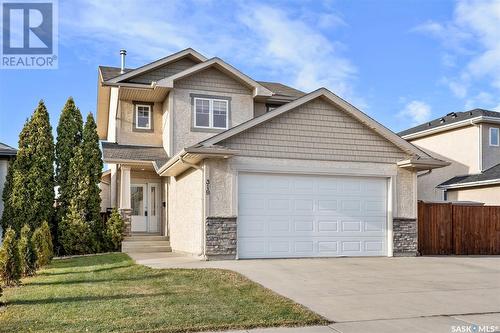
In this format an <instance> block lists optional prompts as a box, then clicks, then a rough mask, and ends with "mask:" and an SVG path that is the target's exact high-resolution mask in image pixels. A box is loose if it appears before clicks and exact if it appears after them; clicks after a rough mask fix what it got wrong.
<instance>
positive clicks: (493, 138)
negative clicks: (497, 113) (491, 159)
mask: <svg viewBox="0 0 500 333" xmlns="http://www.w3.org/2000/svg"><path fill="white" fill-rule="evenodd" d="M499 135H500V133H499V130H498V128H497V127H490V146H498V145H499V143H500V138H499Z"/></svg>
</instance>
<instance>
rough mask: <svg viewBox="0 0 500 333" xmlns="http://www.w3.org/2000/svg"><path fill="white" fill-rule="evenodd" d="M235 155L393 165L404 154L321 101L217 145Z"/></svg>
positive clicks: (302, 106) (314, 101) (295, 109)
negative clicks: (233, 152) (235, 152)
mask: <svg viewBox="0 0 500 333" xmlns="http://www.w3.org/2000/svg"><path fill="white" fill-rule="evenodd" d="M220 144H221V145H223V146H225V147H228V148H230V149H235V150H238V151H240V153H239V155H245V156H255V157H272V158H295V159H314V160H328V161H357V162H378V163H395V162H397V161H400V160H402V159H405V158H408V156H409V155H408V154H407V153H405V152H403V151H402V150H401V149H400V148H399V147H397V146H396V145H395V144H393V143H392V142H391V141H389V140H388V139H386V138H384V137H382V136H381V135H379V134H378V133H376V132H375V131H374V130H372V129H370V128H368V127H367V126H366V125H364V124H362V123H361V122H360V121H358V120H357V119H355V118H354V117H352V116H351V115H349V114H348V113H346V112H345V111H342V110H340V109H339V108H337V107H335V106H334V105H332V104H331V103H329V102H327V101H325V100H324V99H322V98H316V99H313V100H311V101H309V102H307V103H304V104H302V105H299V106H298V107H296V108H294V109H292V110H290V111H288V112H285V113H283V114H280V115H278V116H276V117H274V118H271V119H269V120H268V121H265V122H262V123H260V124H258V125H256V126H254V127H251V128H249V129H247V130H245V131H242V132H240V133H238V134H235V135H234V136H231V137H229V138H227V139H225V140H223V141H221V142H220Z"/></svg>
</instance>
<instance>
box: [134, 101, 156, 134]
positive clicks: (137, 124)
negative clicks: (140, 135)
mask: <svg viewBox="0 0 500 333" xmlns="http://www.w3.org/2000/svg"><path fill="white" fill-rule="evenodd" d="M139 107H146V108H148V110H149V117H148V118H149V119H148V126H146V127H143V126H139ZM152 113H153V112H152V110H151V105H149V104H136V105H135V128H137V129H145V130H150V129H151V114H152Z"/></svg>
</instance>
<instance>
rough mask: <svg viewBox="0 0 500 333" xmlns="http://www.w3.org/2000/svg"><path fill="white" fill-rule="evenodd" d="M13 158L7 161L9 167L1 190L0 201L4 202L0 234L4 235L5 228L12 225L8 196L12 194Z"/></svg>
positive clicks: (10, 205)
mask: <svg viewBox="0 0 500 333" xmlns="http://www.w3.org/2000/svg"><path fill="white" fill-rule="evenodd" d="M13 166H14V160H13V159H12V160H10V161H9V167H8V169H7V177H6V178H5V183H4V187H3V192H2V201H3V203H4V207H3V213H2V221H1V222H2V224H1V225H2V236H3V235H5V232H6V231H7V228H8V227H9V226H12V216H13V213H12V210H13V208H12V204H11V201H10V197H11V195H12V174H13V172H14V167H13Z"/></svg>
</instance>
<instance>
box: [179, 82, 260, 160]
mask: <svg viewBox="0 0 500 333" xmlns="http://www.w3.org/2000/svg"><path fill="white" fill-rule="evenodd" d="M223 77H225V76H223ZM218 78H220V75H217V76H216V77H215V78H214V80H217V79H218ZM236 83H237V82H236ZM237 84H239V83H237ZM239 85H240V84H239ZM220 87H224V85H223V84H220V85H217V84H214V86H213V87H211V88H210V87H206V88H205V87H203V86H198V85H193V88H192V89H180V88H179V87H178V86H177V84H176V87H175V90H174V101H173V110H174V111H173V131H174V133H173V151H172V154H173V155H175V154H176V153H178V152H179V151H181V150H182V149H183V148H185V147H189V146H192V145H194V144H196V143H198V142H200V141H203V140H205V139H208V138H209V137H211V136H213V135H215V134H216V133H217V131H213V130H203V129H193V122H194V120H193V105H192V96H191V94H197V95H207V96H220V97H223V98H230V116H229V127H234V126H236V125H239V124H241V123H243V122H245V121H247V120H250V119H252V118H253V97H252V95H251V93H250V91H249V90H245V91H246V93H244V94H243V93H234V92H231V91H232V90H231V89H225V88H224V89H219V88H220ZM240 87H242V86H241V85H240ZM243 88H244V87H243ZM203 89H206V90H203ZM221 131H222V130H221ZM221 131H219V132H221Z"/></svg>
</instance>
